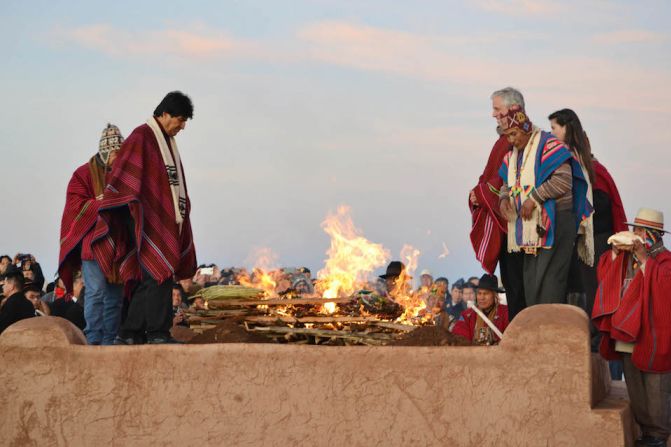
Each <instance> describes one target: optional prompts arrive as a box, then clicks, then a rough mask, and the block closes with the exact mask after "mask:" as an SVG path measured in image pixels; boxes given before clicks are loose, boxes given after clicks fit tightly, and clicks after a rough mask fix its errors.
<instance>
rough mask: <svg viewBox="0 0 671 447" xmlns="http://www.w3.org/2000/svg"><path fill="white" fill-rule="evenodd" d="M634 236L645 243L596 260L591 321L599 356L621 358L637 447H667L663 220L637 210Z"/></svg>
mask: <svg viewBox="0 0 671 447" xmlns="http://www.w3.org/2000/svg"><path fill="white" fill-rule="evenodd" d="M629 225H632V226H633V227H634V233H636V235H638V236H640V237H641V239H642V240H643V241H644V242H643V243H641V242H640V241H634V242H633V244H631V245H627V246H619V247H618V246H615V245H614V246H613V249H612V250H611V251H610V252H606V253H605V254H604V255H603V256H602V257H601V259H600V261H599V266H598V277H599V289H598V291H597V294H596V300H595V302H594V310H593V313H592V319H593V321H594V324H595V325H596V327H597V328H598V329H599V331H601V334H602V338H601V345H600V349H599V350H600V352H601V354H602V355H603V357H605V358H606V359H607V360H615V359H620V358H621V359H622V360H623V363H624V376H625V380H626V384H627V391H628V393H629V399H630V401H631V408H632V411H633V413H634V417H635V419H636V422H638V424H639V425H640V426H641V430H642V432H643V437H642V438H641V439H639V440H638V441H637V443H636V445H646V446H666V441H667V439H668V437H669V433H670V432H671V420H670V418H671V413H670V409H671V300H670V299H669V291H670V290H671V253H670V252H669V251H668V250H667V249H666V248H665V247H664V242H663V240H662V236H663V234H664V233H665V231H664V216H663V214H662V213H661V212H660V211H656V210H651V209H647V208H641V209H640V210H639V212H638V214H637V215H636V219H634V222H633V223H631V224H629Z"/></svg>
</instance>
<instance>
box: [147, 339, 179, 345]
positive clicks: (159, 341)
mask: <svg viewBox="0 0 671 447" xmlns="http://www.w3.org/2000/svg"><path fill="white" fill-rule="evenodd" d="M147 344H148V345H182V344H184V343H182V342H181V341H179V340H175V339H174V338H172V337H153V338H148V339H147Z"/></svg>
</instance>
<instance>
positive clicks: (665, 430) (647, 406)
mask: <svg viewBox="0 0 671 447" xmlns="http://www.w3.org/2000/svg"><path fill="white" fill-rule="evenodd" d="M622 361H623V363H624V378H625V381H626V384H627V392H628V393H629V401H630V405H631V410H632V413H634V419H636V422H638V425H640V426H641V431H642V432H643V435H644V436H646V435H647V436H654V437H656V438H662V439H668V438H669V433H670V432H671V373H662V374H659V373H648V372H644V371H641V370H640V369H638V368H636V366H634V364H633V363H632V362H631V354H622Z"/></svg>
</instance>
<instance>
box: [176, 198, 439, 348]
mask: <svg viewBox="0 0 671 447" xmlns="http://www.w3.org/2000/svg"><path fill="white" fill-rule="evenodd" d="M322 227H323V229H324V231H325V232H326V233H327V234H328V235H329V236H330V238H331V243H330V247H329V249H328V251H327V255H328V258H327V260H326V261H325V265H324V268H323V269H322V270H320V271H319V273H318V275H317V280H316V283H315V287H314V291H307V290H301V289H300V288H288V289H286V290H285V291H283V292H282V293H278V292H277V287H276V286H277V283H276V281H275V279H274V278H273V277H272V275H271V274H269V272H268V271H267V270H264V269H263V268H255V269H254V271H253V274H252V275H247V274H246V273H245V274H242V275H240V277H238V278H237V282H238V283H239V284H240V285H217V286H211V287H207V288H205V289H202V290H200V291H199V292H197V294H196V297H197V298H198V299H199V300H201V301H202V302H203V305H202V307H203V308H202V309H199V310H190V311H189V312H188V317H189V322H190V325H191V328H192V329H193V330H195V331H196V332H203V331H204V330H207V329H211V328H214V327H216V325H218V324H221V323H222V322H223V321H231V320H232V321H235V322H238V323H239V324H240V325H241V326H243V327H244V329H245V330H246V331H247V332H248V333H250V334H257V335H263V336H266V337H268V339H270V340H274V341H277V342H282V343H285V342H291V343H306V344H325V345H361V344H363V345H384V344H389V343H391V342H393V341H394V340H397V339H399V338H402V337H403V336H404V335H406V334H408V333H410V332H412V331H413V330H415V329H416V328H418V327H420V326H426V325H435V322H434V319H433V315H434V314H435V313H436V309H432V303H433V300H432V299H431V293H430V291H425V292H419V293H418V292H413V291H412V289H411V286H410V280H411V274H412V272H413V271H414V270H415V269H416V268H417V259H418V257H419V254H420V253H419V251H418V250H415V249H413V248H412V247H410V246H406V247H404V249H403V251H402V253H401V259H402V260H403V262H404V264H405V268H404V269H402V270H401V271H400V273H399V274H398V275H397V276H394V277H393V278H390V279H387V284H386V290H387V293H384V291H382V292H380V291H377V290H376V286H375V284H374V283H370V282H368V279H369V275H370V274H371V273H372V272H373V271H374V270H375V269H376V268H379V267H381V266H383V265H385V264H386V263H387V262H388V260H389V258H390V255H389V252H388V250H386V249H385V248H384V247H383V246H382V245H380V244H375V243H372V242H370V241H368V240H367V239H366V238H364V237H363V235H362V234H361V232H360V231H359V230H358V229H356V228H355V227H354V224H353V222H352V220H351V218H350V215H349V209H348V208H347V207H340V208H339V209H338V211H337V213H336V214H333V215H329V216H327V218H326V220H325V221H324V222H323V224H322ZM270 340H269V341H270Z"/></svg>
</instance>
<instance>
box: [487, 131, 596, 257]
mask: <svg viewBox="0 0 671 447" xmlns="http://www.w3.org/2000/svg"><path fill="white" fill-rule="evenodd" d="M517 153H518V151H517V150H514V151H513V152H509V153H508V154H506V156H505V157H504V159H503V164H502V165H501V169H500V170H499V175H500V176H501V178H502V179H503V182H504V183H507V184H508V185H509V186H515V185H514V184H511V183H512V181H511V179H509V175H508V173H509V165H510V163H511V157H512V156H514V155H517ZM567 161H568V162H569V163H570V165H571V171H572V175H573V183H572V194H573V212H574V214H575V217H576V222H575V228H576V232H577V230H578V227H579V226H580V223H581V222H582V221H583V219H586V218H587V217H589V216H590V215H591V213H592V212H593V208H592V204H591V203H589V201H588V200H587V180H586V179H585V176H584V175H583V172H582V168H581V167H580V163H579V162H578V160H577V159H576V158H575V157H574V156H573V155H572V153H571V151H570V150H569V149H568V148H567V147H566V146H564V144H563V143H562V142H561V141H559V140H558V139H557V138H556V137H554V136H553V135H552V134H550V133H548V132H544V131H540V135H539V138H538V146H537V150H536V157H535V160H534V170H533V174H534V175H533V178H534V179H533V182H530V183H532V184H521V185H519V187H520V190H521V193H519V194H516V195H514V197H513V198H514V203H515V211H516V213H517V218H516V219H515V221H514V222H509V225H508V251H520V250H524V249H526V248H530V249H537V248H552V246H553V244H554V239H555V224H556V211H557V210H556V201H555V200H554V199H549V200H546V201H545V202H543V204H542V206H541V209H540V215H539V218H538V221H539V225H540V226H541V227H542V228H543V229H544V230H545V231H544V234H542V235H538V236H537V238H536V239H528V234H526V235H525V231H524V228H525V222H524V221H523V220H522V217H521V216H520V210H521V208H522V204H523V203H524V199H525V198H526V197H527V196H529V195H530V193H531V191H532V190H533V189H534V188H538V187H540V185H542V184H543V183H544V182H545V181H547V180H548V179H549V178H550V176H551V175H552V173H553V172H554V171H555V170H556V169H557V168H559V166H561V165H562V164H563V163H565V162H567ZM511 230H512V231H511ZM533 230H534V231H535V228H534V229H533Z"/></svg>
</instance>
